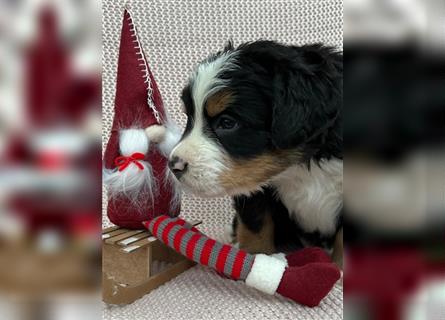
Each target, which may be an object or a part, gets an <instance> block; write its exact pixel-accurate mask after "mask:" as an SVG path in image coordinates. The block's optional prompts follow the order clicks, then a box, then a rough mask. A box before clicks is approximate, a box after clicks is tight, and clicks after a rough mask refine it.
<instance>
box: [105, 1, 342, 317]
mask: <svg viewBox="0 0 445 320" xmlns="http://www.w3.org/2000/svg"><path fill="white" fill-rule="evenodd" d="M126 2H129V4H130V8H131V9H132V12H133V16H134V20H135V23H136V25H137V27H138V30H139V36H140V40H141V42H142V45H143V48H144V51H145V53H146V55H147V59H148V63H149V65H150V67H151V68H152V71H153V74H154V76H155V77H156V80H157V83H158V85H159V88H160V91H161V93H162V97H163V100H164V104H165V106H166V107H167V109H168V112H169V113H170V115H171V116H172V118H173V120H174V121H176V122H177V123H178V124H179V125H180V126H181V127H184V126H185V122H186V117H185V116H184V115H183V114H182V113H181V111H180V105H181V102H180V93H181V89H182V87H183V86H184V84H185V83H186V81H187V78H188V75H189V74H190V72H191V71H192V69H193V67H194V65H195V64H196V63H197V62H199V61H200V60H202V59H204V58H205V57H206V56H207V55H208V54H209V53H212V52H215V51H216V50H219V49H221V48H222V47H223V45H224V43H225V42H226V41H227V40H228V39H233V41H234V43H235V45H236V44H239V43H241V42H245V41H250V40H257V39H271V40H278V41H281V42H283V43H288V44H291V43H292V44H303V43H314V42H323V43H325V44H329V45H334V46H337V47H341V46H342V40H343V33H342V30H343V5H342V0H329V1H326V0H187V1H175V0H156V1H154V0H153V1H147V0H133V1H117V0H104V1H103V88H102V91H103V92H102V93H103V137H104V139H103V143H104V145H105V143H106V141H107V139H108V134H109V130H110V128H111V123H112V119H113V114H112V110H113V105H114V93H115V78H116V70H117V60H118V59H117V57H118V48H119V37H120V29H121V17H122V12H123V8H124V5H125V3H126ZM105 207H106V198H105V197H104V208H105ZM181 212H182V213H181V216H182V217H183V218H186V219H198V220H202V221H203V224H202V226H200V229H202V230H203V232H204V233H206V234H207V235H209V236H211V237H213V238H216V239H219V240H224V236H223V234H224V227H225V226H226V225H227V224H229V223H230V222H231V219H232V216H233V209H232V206H231V202H230V199H227V198H226V199H212V200H209V199H200V198H197V197H194V196H185V197H184V198H183V202H182V209H181ZM104 213H105V211H104ZM103 221H104V225H109V224H110V223H109V221H108V220H107V218H106V216H104V219H103ZM342 303H343V298H342V290H341V287H340V285H337V286H336V287H335V288H334V290H333V291H332V292H331V294H330V295H329V296H328V297H327V298H326V299H325V300H323V301H322V303H321V305H320V307H318V308H315V309H309V308H304V307H302V306H299V305H297V304H295V303H292V302H290V301H286V300H285V299H284V298H276V297H270V296H267V295H263V294H261V293H258V292H257V291H256V290H254V289H249V288H247V287H246V286H245V285H244V284H238V283H236V282H234V281H231V280H226V279H222V278H221V277H219V276H217V275H216V274H215V273H214V272H212V271H210V270H208V269H205V268H202V267H194V268H192V269H191V270H189V271H187V272H185V273H184V274H182V275H180V276H179V277H177V278H175V279H174V280H173V281H170V282H169V283H167V284H166V285H164V286H162V287H160V288H158V289H157V290H155V291H153V292H152V293H150V294H149V295H146V296H145V297H143V298H142V299H140V300H139V301H137V302H135V303H133V304H132V305H129V306H125V307H108V306H105V308H104V318H105V319H191V320H193V319H318V318H320V319H341V318H342V313H343V307H342Z"/></svg>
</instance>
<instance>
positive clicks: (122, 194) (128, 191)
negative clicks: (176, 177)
mask: <svg viewBox="0 0 445 320" xmlns="http://www.w3.org/2000/svg"><path fill="white" fill-rule="evenodd" d="M165 119H166V115H165V110H164V106H163V103H162V98H161V95H160V92H159V89H158V87H157V85H156V82H155V79H154V77H153V74H152V73H151V70H150V68H149V66H148V63H147V59H146V57H145V55H144V52H143V50H142V46H141V43H140V41H139V38H138V35H137V31H136V27H135V25H134V22H133V18H132V15H131V13H130V12H129V10H128V9H126V10H125V12H124V18H123V25H122V34H121V42H120V49H119V60H118V70H117V81H116V97H115V105H114V120H113V126H112V129H111V135H110V139H109V141H108V144H107V147H106V150H105V154H104V167H105V168H104V183H105V184H106V185H107V187H108V192H109V203H108V217H109V218H110V220H111V221H112V222H113V223H115V224H117V225H119V226H122V227H127V228H141V227H142V224H141V222H142V221H145V220H147V219H148V218H153V217H155V216H157V215H160V214H169V215H172V216H173V215H177V214H178V213H179V206H178V205H177V202H178V201H177V200H178V197H177V192H176V191H177V190H175V183H174V182H173V181H170V177H171V175H169V174H168V171H167V170H168V169H167V158H166V157H165V155H163V154H162V153H160V152H159V150H158V148H157V146H156V145H155V144H151V143H150V141H149V139H148V137H147V136H146V134H145V128H147V127H149V126H152V125H157V124H164V123H165Z"/></svg>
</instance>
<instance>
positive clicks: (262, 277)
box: [246, 254, 287, 294]
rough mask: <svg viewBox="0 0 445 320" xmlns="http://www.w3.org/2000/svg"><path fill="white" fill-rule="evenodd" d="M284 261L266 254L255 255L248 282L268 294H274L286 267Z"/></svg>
mask: <svg viewBox="0 0 445 320" xmlns="http://www.w3.org/2000/svg"><path fill="white" fill-rule="evenodd" d="M286 264H287V263H285V262H284V261H282V260H280V259H277V258H274V257H270V256H268V255H265V254H257V255H255V261H254V262H253V265H252V269H251V270H250V273H249V274H248V275H247V278H246V284H247V285H248V286H250V287H254V288H256V289H258V290H260V291H263V292H266V293H268V294H274V293H275V292H276V291H277V288H278V285H279V284H280V282H281V278H282V277H283V273H284V270H285V269H286Z"/></svg>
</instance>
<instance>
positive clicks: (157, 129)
mask: <svg viewBox="0 0 445 320" xmlns="http://www.w3.org/2000/svg"><path fill="white" fill-rule="evenodd" d="M166 133H167V128H165V127H164V126H162V125H153V126H150V127H148V128H146V129H145V134H146V135H147V137H148V139H150V141H152V142H154V143H160V142H162V141H164V139H165V135H166Z"/></svg>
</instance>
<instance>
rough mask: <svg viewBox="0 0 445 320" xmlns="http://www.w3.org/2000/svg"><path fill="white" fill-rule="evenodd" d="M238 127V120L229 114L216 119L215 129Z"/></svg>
mask: <svg viewBox="0 0 445 320" xmlns="http://www.w3.org/2000/svg"><path fill="white" fill-rule="evenodd" d="M236 127H238V122H236V120H235V119H233V118H232V117H229V116H222V117H221V118H219V119H218V122H217V125H216V129H220V130H232V129H235V128H236Z"/></svg>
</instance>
